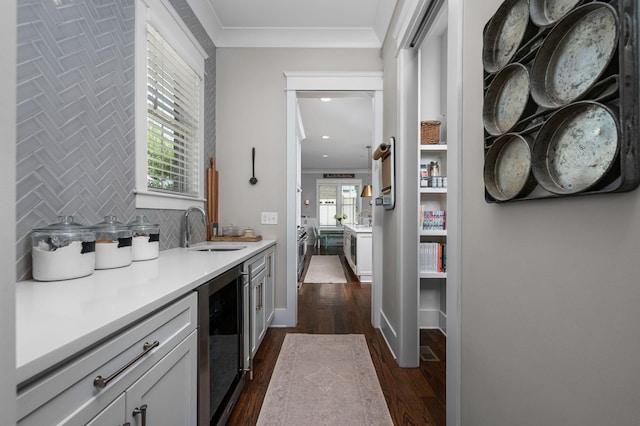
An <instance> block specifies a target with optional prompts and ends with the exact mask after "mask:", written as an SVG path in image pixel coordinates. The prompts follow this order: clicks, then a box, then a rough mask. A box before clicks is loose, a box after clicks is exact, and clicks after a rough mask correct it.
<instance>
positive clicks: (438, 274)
mask: <svg viewBox="0 0 640 426" xmlns="http://www.w3.org/2000/svg"><path fill="white" fill-rule="evenodd" d="M419 275H420V278H429V279H433V278H447V273H446V272H420V273H419Z"/></svg>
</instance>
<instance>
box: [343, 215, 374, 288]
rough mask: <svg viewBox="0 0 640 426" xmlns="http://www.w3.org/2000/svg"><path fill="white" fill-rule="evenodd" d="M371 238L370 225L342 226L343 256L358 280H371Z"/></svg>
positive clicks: (367, 281)
mask: <svg viewBox="0 0 640 426" xmlns="http://www.w3.org/2000/svg"><path fill="white" fill-rule="evenodd" d="M372 247H373V240H372V234H371V228H370V227H360V226H358V227H356V228H351V226H350V225H345V227H344V257H345V259H346V260H347V263H348V264H349V266H350V267H351V269H352V270H353V273H354V274H356V276H357V277H358V279H359V280H360V282H366V283H369V282H371V275H372V273H373V272H372V270H373V254H372Z"/></svg>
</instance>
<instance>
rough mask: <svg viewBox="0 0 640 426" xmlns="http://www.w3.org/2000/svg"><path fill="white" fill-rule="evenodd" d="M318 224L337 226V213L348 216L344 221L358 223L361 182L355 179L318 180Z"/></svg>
mask: <svg viewBox="0 0 640 426" xmlns="http://www.w3.org/2000/svg"><path fill="white" fill-rule="evenodd" d="M316 186H317V190H316V194H317V196H318V200H317V206H318V226H335V225H336V223H337V220H336V215H341V216H343V217H344V216H346V218H345V219H343V220H342V223H350V224H357V223H358V216H359V214H360V197H359V195H360V187H361V182H360V181H355V180H348V181H329V180H326V179H322V180H318V181H317V183H316Z"/></svg>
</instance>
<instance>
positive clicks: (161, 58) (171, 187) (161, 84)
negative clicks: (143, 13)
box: [147, 25, 200, 197]
mask: <svg viewBox="0 0 640 426" xmlns="http://www.w3.org/2000/svg"><path fill="white" fill-rule="evenodd" d="M147 78H148V81H147V138H148V140H147V188H148V189H150V190H160V191H167V192H173V193H178V194H184V195H190V196H194V197H197V196H198V189H199V188H198V185H199V180H198V176H197V175H196V174H195V173H194V172H196V171H198V160H199V158H198V125H199V124H198V121H199V112H198V107H199V103H200V92H199V90H200V89H199V87H200V77H199V76H198V75H197V74H196V73H195V72H194V71H193V70H192V69H191V67H189V65H187V63H186V62H185V61H184V60H183V59H182V58H181V57H180V55H178V54H177V53H176V51H175V50H174V49H173V48H172V47H171V46H170V45H169V44H168V43H167V42H166V40H165V39H164V38H162V36H161V35H160V34H158V32H157V31H156V30H154V29H153V27H152V26H151V25H147Z"/></svg>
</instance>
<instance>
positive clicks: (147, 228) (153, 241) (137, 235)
mask: <svg viewBox="0 0 640 426" xmlns="http://www.w3.org/2000/svg"><path fill="white" fill-rule="evenodd" d="M127 226H128V227H129V229H130V230H131V233H132V251H133V261H134V262H136V261H139V260H149V259H156V258H157V257H158V256H159V255H160V225H158V224H155V223H151V222H150V221H149V219H147V217H146V216H136V218H135V220H132V221H131V222H129V223H127Z"/></svg>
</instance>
